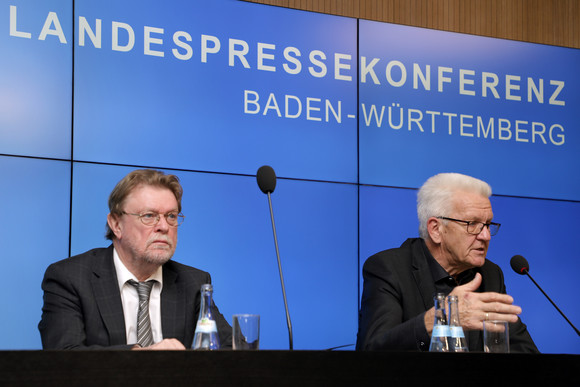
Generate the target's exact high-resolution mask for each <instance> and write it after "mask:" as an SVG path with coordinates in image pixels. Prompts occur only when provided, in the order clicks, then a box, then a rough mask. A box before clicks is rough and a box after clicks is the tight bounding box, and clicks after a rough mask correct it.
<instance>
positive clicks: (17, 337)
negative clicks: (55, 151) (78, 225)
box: [0, 156, 70, 349]
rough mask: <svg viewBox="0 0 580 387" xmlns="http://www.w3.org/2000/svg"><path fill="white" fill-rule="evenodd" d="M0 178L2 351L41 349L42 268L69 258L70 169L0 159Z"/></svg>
mask: <svg viewBox="0 0 580 387" xmlns="http://www.w3.org/2000/svg"><path fill="white" fill-rule="evenodd" d="M0 176H2V181H3V183H2V184H3V188H2V216H3V218H4V221H3V222H1V224H0V234H1V235H2V241H3V247H2V258H3V259H2V270H3V272H4V274H5V275H3V276H2V281H1V282H0V294H1V295H2V296H1V297H0V310H2V318H1V319H0V330H1V331H2V334H1V335H0V348H1V349H40V348H41V344H40V335H39V333H38V328H37V325H38V322H39V321H40V315H41V308H42V292H41V289H40V284H41V282H42V277H43V275H44V270H45V269H46V267H47V266H48V265H49V264H50V263H52V262H54V261H56V260H57V259H59V258H60V257H65V256H66V255H67V254H68V230H69V213H70V212H69V199H70V165H69V164H68V163H66V162H61V161H49V160H35V159H28V158H18V157H7V156H0Z"/></svg>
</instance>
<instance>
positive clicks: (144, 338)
mask: <svg viewBox="0 0 580 387" xmlns="http://www.w3.org/2000/svg"><path fill="white" fill-rule="evenodd" d="M127 282H129V284H131V285H133V286H134V287H135V288H137V293H138V294H139V310H138V312H137V344H139V345H140V346H141V347H148V346H150V345H151V344H153V333H152V332H151V319H150V318H149V295H150V294H151V288H152V287H153V283H154V282H156V281H147V282H136V281H134V280H129V281H127Z"/></svg>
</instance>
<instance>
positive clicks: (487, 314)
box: [485, 312, 489, 321]
mask: <svg viewBox="0 0 580 387" xmlns="http://www.w3.org/2000/svg"><path fill="white" fill-rule="evenodd" d="M485 320H486V321H487V320H489V313H488V312H485Z"/></svg>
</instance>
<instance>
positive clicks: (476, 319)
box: [450, 273, 522, 330]
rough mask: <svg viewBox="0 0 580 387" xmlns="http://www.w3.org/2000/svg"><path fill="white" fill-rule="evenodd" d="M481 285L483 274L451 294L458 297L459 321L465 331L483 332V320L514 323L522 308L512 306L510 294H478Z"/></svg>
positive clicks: (458, 287)
mask: <svg viewBox="0 0 580 387" xmlns="http://www.w3.org/2000/svg"><path fill="white" fill-rule="evenodd" d="M480 285H481V274H479V273H477V274H476V275H475V278H474V279H473V280H471V281H470V282H468V283H466V284H464V285H461V286H457V287H456V288H455V289H453V291H452V292H451V293H450V294H451V295H455V296H457V298H458V300H459V303H458V306H459V321H460V322H461V325H462V326H463V329H465V330H483V320H501V321H508V322H511V323H514V322H516V321H517V320H518V315H519V314H520V313H522V308H520V307H519V306H516V305H512V303H513V302H514V299H513V297H512V296H510V295H508V294H501V293H495V292H485V293H476V292H475V291H476V290H477V289H478V288H479V286H480Z"/></svg>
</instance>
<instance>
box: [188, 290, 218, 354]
mask: <svg viewBox="0 0 580 387" xmlns="http://www.w3.org/2000/svg"><path fill="white" fill-rule="evenodd" d="M212 295H213V287H212V286H211V284H204V285H201V309H200V311H199V318H198V319H197V325H196V326H195V335H194V336H193V349H195V350H215V349H219V348H220V339H219V336H218V331H217V325H216V322H215V320H214V318H213V316H212V313H211V304H212Z"/></svg>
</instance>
